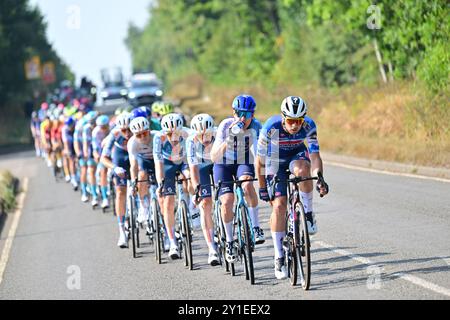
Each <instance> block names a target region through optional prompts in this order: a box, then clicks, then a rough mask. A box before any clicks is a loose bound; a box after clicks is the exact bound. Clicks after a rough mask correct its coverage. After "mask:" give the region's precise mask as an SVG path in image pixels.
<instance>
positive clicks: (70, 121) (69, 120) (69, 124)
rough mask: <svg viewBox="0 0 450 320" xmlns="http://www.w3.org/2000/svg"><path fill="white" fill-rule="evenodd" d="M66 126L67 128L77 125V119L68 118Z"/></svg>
mask: <svg viewBox="0 0 450 320" xmlns="http://www.w3.org/2000/svg"><path fill="white" fill-rule="evenodd" d="M64 124H65V125H66V126H69V127H71V126H73V125H74V124H75V119H74V118H73V117H68V118H67V119H66V121H64Z"/></svg>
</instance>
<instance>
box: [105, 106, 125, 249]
mask: <svg viewBox="0 0 450 320" xmlns="http://www.w3.org/2000/svg"><path fill="white" fill-rule="evenodd" d="M129 126H130V115H129V114H128V113H123V114H121V115H119V116H118V117H117V122H116V126H115V128H114V130H111V132H110V133H109V134H108V136H107V137H106V138H105V140H106V141H105V146H104V148H103V150H102V155H101V162H102V163H103V164H104V165H105V166H106V167H107V168H108V169H111V170H112V172H113V173H114V176H115V177H114V185H115V188H116V210H117V220H118V224H119V241H118V242H117V246H119V247H120V248H127V247H128V235H127V233H126V232H125V213H126V198H127V177H129V173H130V163H129V161H128V151H127V144H128V140H129V139H130V138H131V131H130V128H129Z"/></svg>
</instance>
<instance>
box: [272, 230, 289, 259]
mask: <svg viewBox="0 0 450 320" xmlns="http://www.w3.org/2000/svg"><path fill="white" fill-rule="evenodd" d="M285 236H286V232H284V231H281V232H274V231H272V239H273V246H274V249H275V259H278V258H282V257H284V251H283V238H284V237H285Z"/></svg>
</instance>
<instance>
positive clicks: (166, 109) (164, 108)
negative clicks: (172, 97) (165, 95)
mask: <svg viewBox="0 0 450 320" xmlns="http://www.w3.org/2000/svg"><path fill="white" fill-rule="evenodd" d="M160 110H161V112H159V114H160V115H162V116H165V115H166V114H169V113H172V112H173V105H172V104H171V103H170V102H161V107H160Z"/></svg>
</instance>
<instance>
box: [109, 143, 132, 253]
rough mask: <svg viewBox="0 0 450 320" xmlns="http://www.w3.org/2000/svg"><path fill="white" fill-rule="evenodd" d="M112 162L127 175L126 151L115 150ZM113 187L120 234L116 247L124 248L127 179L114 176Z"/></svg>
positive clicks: (125, 244)
mask: <svg viewBox="0 0 450 320" xmlns="http://www.w3.org/2000/svg"><path fill="white" fill-rule="evenodd" d="M112 162H113V164H114V165H115V166H118V167H121V168H123V169H125V170H126V171H127V174H128V175H129V173H130V166H129V161H128V155H127V153H126V151H123V150H120V149H119V148H115V149H114V152H113V154H112ZM114 185H115V188H116V211H117V222H118V224H119V233H120V236H119V242H118V243H117V245H118V246H120V247H126V246H127V237H126V234H125V215H126V203H127V179H126V178H120V177H117V176H115V177H114Z"/></svg>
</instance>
